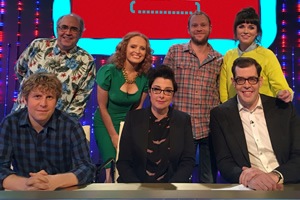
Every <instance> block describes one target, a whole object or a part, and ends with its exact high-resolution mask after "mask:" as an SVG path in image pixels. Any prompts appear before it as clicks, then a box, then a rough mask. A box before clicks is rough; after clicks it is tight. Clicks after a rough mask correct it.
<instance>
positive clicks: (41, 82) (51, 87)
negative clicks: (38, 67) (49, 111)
mask: <svg viewBox="0 0 300 200" xmlns="http://www.w3.org/2000/svg"><path fill="white" fill-rule="evenodd" d="M35 89H38V90H39V91H41V92H48V91H54V93H55V94H56V101H57V100H58V99H59V98H60V96H61V94H62V84H61V82H60V80H58V78H57V77H56V76H55V74H51V73H48V72H36V73H33V74H31V75H30V76H29V77H28V79H26V80H25V82H24V83H23V84H22V87H21V92H22V96H23V97H24V98H25V99H26V101H27V99H28V95H29V93H30V92H31V91H32V90H35Z"/></svg>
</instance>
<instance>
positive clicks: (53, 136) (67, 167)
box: [0, 108, 95, 189]
mask: <svg viewBox="0 0 300 200" xmlns="http://www.w3.org/2000/svg"><path fill="white" fill-rule="evenodd" d="M11 163H13V167H14V171H12V170H11V168H10V166H11ZM42 169H43V170H45V171H46V172H47V173H48V174H51V175H54V174H59V173H67V172H72V173H74V174H75V175H76V177H77V180H78V184H86V183H90V182H92V180H93V177H94V172H95V166H94V165H93V164H92V161H91V158H90V153H89V147H88V144H87V141H86V138H85V134H84V132H83V129H82V127H81V124H80V123H79V122H77V121H75V120H74V119H72V118H71V117H70V116H69V115H68V114H66V113H64V112H61V111H59V110H57V109H56V110H55V112H54V114H53V115H52V117H51V118H50V120H49V121H48V123H47V125H46V126H45V127H44V129H43V130H42V131H41V132H40V133H37V132H36V131H35V129H33V127H32V126H31V124H30V122H29V120H28V111H27V108H24V109H21V110H19V111H17V112H15V113H13V114H10V115H8V116H7V117H5V118H4V119H3V121H2V123H1V124H0V189H3V186H2V183H3V180H4V179H5V178H6V177H7V176H9V175H11V174H16V175H18V176H23V177H29V172H39V171H40V170H42Z"/></svg>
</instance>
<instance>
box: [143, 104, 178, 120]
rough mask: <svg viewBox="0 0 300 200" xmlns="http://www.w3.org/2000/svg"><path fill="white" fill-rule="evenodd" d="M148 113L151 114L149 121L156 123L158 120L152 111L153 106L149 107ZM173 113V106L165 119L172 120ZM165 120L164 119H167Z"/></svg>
mask: <svg viewBox="0 0 300 200" xmlns="http://www.w3.org/2000/svg"><path fill="white" fill-rule="evenodd" d="M148 112H149V119H150V120H152V121H155V120H156V119H157V118H156V117H155V116H154V115H153V113H152V110H151V106H149V107H148ZM172 112H173V108H172V107H171V106H169V110H168V114H167V116H166V117H165V118H169V119H170V118H171V116H172ZM165 118H163V119H165Z"/></svg>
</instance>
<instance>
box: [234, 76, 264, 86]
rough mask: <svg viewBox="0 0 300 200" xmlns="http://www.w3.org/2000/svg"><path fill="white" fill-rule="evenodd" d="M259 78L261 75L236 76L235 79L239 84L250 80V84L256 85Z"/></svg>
mask: <svg viewBox="0 0 300 200" xmlns="http://www.w3.org/2000/svg"><path fill="white" fill-rule="evenodd" d="M258 80H259V77H249V78H242V77H239V78H236V79H234V81H235V82H236V83H237V84H238V85H244V84H245V83H246V81H248V83H249V84H250V85H255V84H256V83H257V82H258Z"/></svg>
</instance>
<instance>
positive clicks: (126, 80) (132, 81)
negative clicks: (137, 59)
mask: <svg viewBox="0 0 300 200" xmlns="http://www.w3.org/2000/svg"><path fill="white" fill-rule="evenodd" d="M122 72H123V76H124V78H125V82H126V83H128V84H133V83H135V80H136V78H137V77H138V76H139V73H137V74H136V76H135V77H134V78H133V79H132V80H129V79H128V74H127V71H126V69H125V68H124V67H123V69H122Z"/></svg>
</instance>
